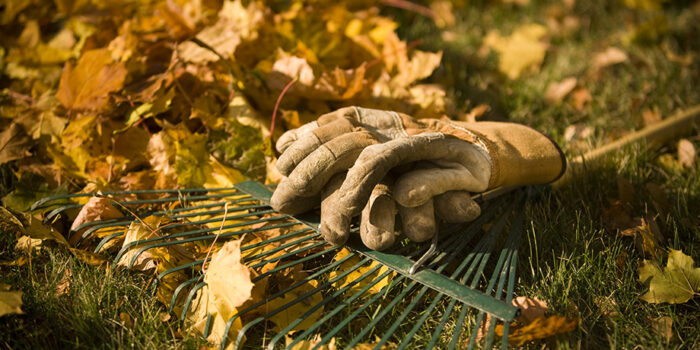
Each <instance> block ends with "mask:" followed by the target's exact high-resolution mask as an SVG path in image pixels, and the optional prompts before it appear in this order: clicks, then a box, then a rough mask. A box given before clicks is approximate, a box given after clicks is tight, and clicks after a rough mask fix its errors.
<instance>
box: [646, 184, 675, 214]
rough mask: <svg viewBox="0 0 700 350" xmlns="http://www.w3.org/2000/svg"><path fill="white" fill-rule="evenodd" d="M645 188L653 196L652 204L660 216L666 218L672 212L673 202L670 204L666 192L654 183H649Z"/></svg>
mask: <svg viewBox="0 0 700 350" xmlns="http://www.w3.org/2000/svg"><path fill="white" fill-rule="evenodd" d="M645 187H646V189H647V191H648V192H649V195H650V196H651V203H652V204H653V205H654V208H655V209H656V211H657V212H658V213H659V214H660V215H662V216H665V215H666V214H667V213H668V212H669V211H670V210H671V202H669V200H668V196H666V192H665V191H664V190H663V188H661V186H659V185H657V184H655V183H652V182H648V183H647V184H646V185H645Z"/></svg>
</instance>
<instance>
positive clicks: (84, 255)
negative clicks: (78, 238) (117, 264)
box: [70, 248, 109, 266]
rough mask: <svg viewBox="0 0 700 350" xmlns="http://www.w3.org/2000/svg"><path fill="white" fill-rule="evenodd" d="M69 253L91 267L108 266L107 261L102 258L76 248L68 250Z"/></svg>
mask: <svg viewBox="0 0 700 350" xmlns="http://www.w3.org/2000/svg"><path fill="white" fill-rule="evenodd" d="M70 252H71V253H72V254H73V256H74V257H76V258H77V259H78V260H80V261H82V262H84V263H86V264H88V265H91V266H102V265H107V264H109V260H107V259H106V258H105V257H104V256H102V255H99V254H96V253H93V252H89V251H86V250H82V249H76V248H70Z"/></svg>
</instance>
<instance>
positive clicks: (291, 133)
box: [275, 120, 318, 153]
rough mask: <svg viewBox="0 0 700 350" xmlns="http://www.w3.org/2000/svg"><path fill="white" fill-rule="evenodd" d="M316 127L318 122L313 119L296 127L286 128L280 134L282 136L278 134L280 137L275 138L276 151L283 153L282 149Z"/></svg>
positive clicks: (285, 148)
mask: <svg viewBox="0 0 700 350" xmlns="http://www.w3.org/2000/svg"><path fill="white" fill-rule="evenodd" d="M316 128H318V122H317V121H315V120H314V121H312V122H310V123H306V124H304V125H302V126H300V127H298V128H296V129H291V130H287V131H286V132H285V133H284V134H282V136H280V138H278V139H277V143H275V148H277V151H278V152H280V153H284V151H285V150H287V148H289V146H291V145H292V144H293V143H294V142H296V141H297V140H299V139H301V138H303V137H304V135H306V134H307V133H309V132H311V131H312V130H314V129H316Z"/></svg>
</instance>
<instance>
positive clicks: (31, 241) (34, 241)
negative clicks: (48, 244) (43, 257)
mask: <svg viewBox="0 0 700 350" xmlns="http://www.w3.org/2000/svg"><path fill="white" fill-rule="evenodd" d="M42 242H43V240H42V239H39V238H32V237H30V236H22V237H20V238H18V239H17V243H16V244H15V249H16V250H21V251H24V252H27V253H32V252H34V251H35V250H37V249H40V248H41V246H42Z"/></svg>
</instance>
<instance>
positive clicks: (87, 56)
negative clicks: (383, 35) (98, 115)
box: [56, 48, 127, 110]
mask: <svg viewBox="0 0 700 350" xmlns="http://www.w3.org/2000/svg"><path fill="white" fill-rule="evenodd" d="M126 74H127V70H126V68H125V64H124V62H117V63H114V62H113V60H112V55H111V54H110V52H109V50H108V49H106V48H104V49H97V50H91V51H87V52H85V53H84V54H83V55H82V56H81V57H80V59H79V60H78V63H77V64H73V63H70V62H68V63H66V66H65V68H64V69H63V74H62V75H61V81H60V83H59V85H58V91H57V92H56V98H57V99H58V100H59V101H60V102H61V104H63V106H64V107H66V108H68V109H88V110H101V109H103V108H104V107H105V105H106V104H107V102H108V101H109V94H110V93H112V92H115V91H118V90H120V89H121V88H122V87H123V86H124V79H125V78H126Z"/></svg>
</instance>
